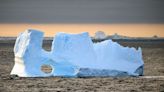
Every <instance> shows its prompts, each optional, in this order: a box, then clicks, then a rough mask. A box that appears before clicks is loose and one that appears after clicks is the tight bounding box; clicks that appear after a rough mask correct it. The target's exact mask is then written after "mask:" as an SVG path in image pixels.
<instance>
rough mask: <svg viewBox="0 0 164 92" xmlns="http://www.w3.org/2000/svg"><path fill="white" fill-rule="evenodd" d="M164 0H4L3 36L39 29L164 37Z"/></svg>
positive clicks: (0, 21) (0, 26) (0, 8)
mask: <svg viewBox="0 0 164 92" xmlns="http://www.w3.org/2000/svg"><path fill="white" fill-rule="evenodd" d="M163 11H164V0H0V36H17V35H18V34H19V33H20V32H23V31H25V30H26V29H38V30H41V31H43V32H45V36H54V35H55V33H56V32H67V33H81V32H89V33H90V35H92V36H93V35H94V33H95V32H96V31H104V32H105V33H106V34H107V35H112V34H114V33H118V34H120V35H125V36H132V37H152V36H154V35H157V36H160V37H164V12H163Z"/></svg>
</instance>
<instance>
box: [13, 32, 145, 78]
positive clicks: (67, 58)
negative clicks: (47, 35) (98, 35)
mask: <svg viewBox="0 0 164 92" xmlns="http://www.w3.org/2000/svg"><path fill="white" fill-rule="evenodd" d="M42 40H43V32H40V31H37V30H33V29H29V30H27V31H25V32H23V33H21V34H20V35H19V36H18V37H17V40H16V43H15V47H14V55H15V65H14V67H13V69H12V71H11V74H17V75H19V76H21V77H46V76H64V77H70V76H71V77H86V76H125V75H126V76H138V75H142V74H143V65H144V63H143V60H142V51H141V48H139V49H138V50H136V49H135V48H129V47H123V46H121V45H119V44H118V43H116V42H113V41H112V40H106V41H103V42H100V43H92V41H91V38H90V37H89V34H88V33H87V32H84V33H81V34H67V33H57V34H56V36H55V37H54V40H53V42H52V47H51V48H52V49H51V51H50V52H47V51H45V50H43V49H42ZM42 65H49V66H51V68H52V71H51V72H50V73H45V72H44V71H42V70H41V66H42Z"/></svg>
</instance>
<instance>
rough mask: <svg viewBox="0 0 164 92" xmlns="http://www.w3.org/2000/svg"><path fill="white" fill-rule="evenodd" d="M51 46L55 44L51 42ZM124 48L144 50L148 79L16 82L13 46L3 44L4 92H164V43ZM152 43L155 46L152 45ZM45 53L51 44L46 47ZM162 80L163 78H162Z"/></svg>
mask: <svg viewBox="0 0 164 92" xmlns="http://www.w3.org/2000/svg"><path fill="white" fill-rule="evenodd" d="M50 42H51V41H50ZM9 43H10V44H9ZM120 43H121V44H123V45H124V46H135V47H137V46H141V47H142V50H143V60H144V63H145V67H144V75H145V76H157V77H154V78H147V77H138V78H136V77H124V78H111V77H109V78H59V77H50V78H19V77H16V78H14V79H13V78H12V77H11V76H10V75H9V74H10V71H11V69H12V67H13V65H14V53H13V44H11V42H10V41H8V42H5V43H4V42H0V92H11V91H14V92H20V91H26V92H28V91H32V92H49V91H53V92H67V91H70V92H74V91H78V92H88V91H91V92H112V91H113V92H120V91H121V92H122V91H123V92H164V45H163V44H164V42H159V43H156V42H126V41H124V42H120ZM150 43H151V44H150ZM44 48H45V49H47V50H48V49H49V48H50V43H45V44H44ZM159 76H160V77H159Z"/></svg>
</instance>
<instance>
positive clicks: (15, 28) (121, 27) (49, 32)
mask: <svg viewBox="0 0 164 92" xmlns="http://www.w3.org/2000/svg"><path fill="white" fill-rule="evenodd" d="M0 28H1V29H0V36H17V35H18V34H19V33H20V32H23V31H25V30H26V29H30V28H31V29H38V30H40V31H43V32H45V36H51V37H52V36H54V35H55V33H57V32H67V33H81V32H89V33H90V35H91V36H93V35H94V33H95V32H96V31H104V32H105V33H106V34H108V35H112V34H114V33H118V34H120V35H125V36H132V37H152V36H154V35H158V36H160V37H164V24H0Z"/></svg>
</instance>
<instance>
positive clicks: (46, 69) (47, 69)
mask: <svg viewBox="0 0 164 92" xmlns="http://www.w3.org/2000/svg"><path fill="white" fill-rule="evenodd" d="M41 71H42V72H44V73H46V74H49V73H51V72H52V67H51V66H50V65H46V64H44V65H42V66H41Z"/></svg>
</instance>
